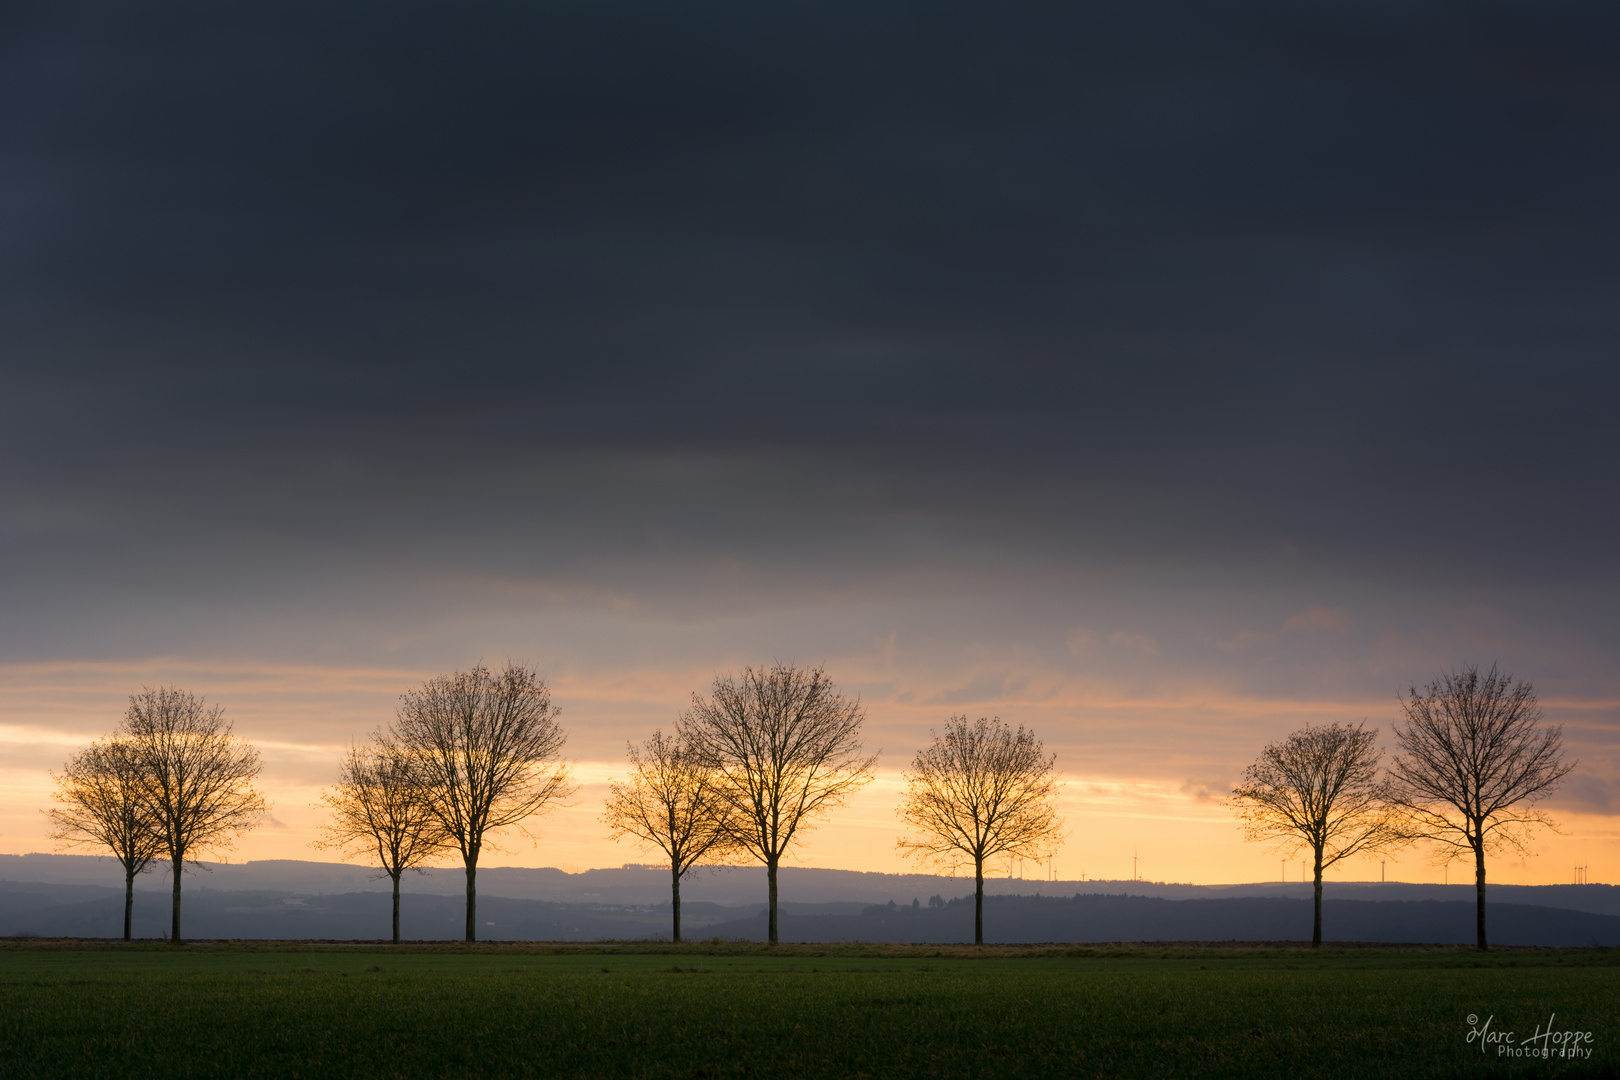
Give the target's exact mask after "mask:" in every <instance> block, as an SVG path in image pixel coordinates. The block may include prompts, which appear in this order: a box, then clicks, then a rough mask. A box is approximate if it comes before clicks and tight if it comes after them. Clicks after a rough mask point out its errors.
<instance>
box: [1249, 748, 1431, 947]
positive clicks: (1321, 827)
mask: <svg viewBox="0 0 1620 1080" xmlns="http://www.w3.org/2000/svg"><path fill="white" fill-rule="evenodd" d="M1377 738H1378V729H1377V728H1374V729H1372V730H1371V731H1368V730H1367V729H1366V728H1365V727H1363V726H1362V725H1360V724H1357V725H1354V726H1352V725H1350V724H1326V725H1322V726H1316V727H1305V728H1301V729H1300V730H1299V731H1296V732H1294V733H1293V734H1292V735H1290V736H1288V738H1286V739H1284V740H1283V741H1282V742H1274V743H1271V744H1270V745H1269V746H1267V747H1266V748H1265V749H1264V750H1263V751H1261V753H1260V756H1259V757H1258V758H1256V759H1255V761H1254V764H1252V765H1250V766H1249V767H1248V768H1247V769H1245V770H1244V771H1243V782H1242V783H1241V784H1239V785H1238V786H1237V787H1235V788H1233V789H1232V795H1231V797H1230V798H1229V799H1228V800H1227V805H1228V806H1230V807H1232V809H1234V810H1235V811H1236V812H1237V816H1238V818H1239V820H1241V821H1242V822H1243V831H1244V834H1245V838H1246V839H1249V840H1258V841H1263V842H1275V843H1276V844H1277V845H1278V846H1279V847H1280V848H1282V849H1283V850H1284V851H1285V852H1286V853H1287V854H1289V855H1292V854H1293V853H1294V852H1296V851H1298V850H1300V849H1301V848H1309V849H1310V851H1311V856H1312V865H1313V866H1314V867H1315V874H1316V877H1315V881H1316V889H1315V921H1314V923H1313V925H1312V929H1311V947H1312V948H1317V947H1320V946H1321V944H1322V871H1323V870H1325V869H1327V868H1328V867H1330V866H1332V865H1333V864H1335V863H1337V862H1340V861H1342V860H1344V859H1348V858H1350V857H1351V856H1353V855H1366V854H1370V853H1371V852H1373V851H1376V850H1377V849H1379V848H1384V847H1388V846H1390V845H1391V844H1394V843H1397V842H1398V841H1399V840H1400V833H1399V832H1398V831H1397V830H1396V829H1395V827H1394V823H1393V813H1392V811H1391V808H1390V805H1389V802H1388V800H1387V798H1386V792H1385V789H1384V784H1383V782H1382V778H1381V777H1380V775H1379V759H1380V757H1381V755H1380V753H1379V751H1378V746H1377V744H1376V740H1377Z"/></svg>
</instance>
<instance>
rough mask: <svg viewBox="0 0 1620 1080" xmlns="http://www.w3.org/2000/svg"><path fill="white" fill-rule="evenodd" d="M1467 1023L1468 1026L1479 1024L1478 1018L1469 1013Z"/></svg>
mask: <svg viewBox="0 0 1620 1080" xmlns="http://www.w3.org/2000/svg"><path fill="white" fill-rule="evenodd" d="M1468 1022H1469V1023H1470V1024H1477V1023H1479V1017H1478V1016H1476V1015H1475V1014H1473V1013H1469V1014H1468Z"/></svg>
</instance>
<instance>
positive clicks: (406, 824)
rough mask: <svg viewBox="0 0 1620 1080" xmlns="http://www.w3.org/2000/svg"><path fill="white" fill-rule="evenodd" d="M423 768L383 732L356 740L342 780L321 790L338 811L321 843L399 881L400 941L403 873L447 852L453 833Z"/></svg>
mask: <svg viewBox="0 0 1620 1080" xmlns="http://www.w3.org/2000/svg"><path fill="white" fill-rule="evenodd" d="M426 796H427V792H426V791H425V789H424V784H423V782H422V778H421V776H419V775H418V770H416V769H413V768H412V767H411V761H410V758H409V757H407V756H406V755H405V754H404V753H402V752H400V750H399V749H398V748H397V747H394V746H390V745H388V744H387V743H386V742H383V741H382V740H381V739H380V738H377V739H374V740H373V742H372V744H371V745H369V746H366V747H363V748H362V747H358V746H350V747H349V751H348V753H347V754H345V755H344V758H343V761H342V763H341V764H340V765H339V766H338V779H337V783H336V784H334V785H333V786H332V787H330V788H328V789H326V790H325V791H323V792H322V793H321V799H320V802H321V805H322V806H325V807H326V808H327V809H328V810H330V811H331V812H332V817H331V820H329V821H328V822H327V823H326V824H324V825H322V826H321V836H320V839H318V840H316V841H315V842H314V846H315V847H322V848H335V849H338V850H340V851H341V852H342V853H343V854H344V856H345V857H350V858H354V857H365V858H368V859H370V860H371V862H372V865H373V866H376V867H378V868H380V869H381V871H382V873H384V874H386V875H388V877H389V878H390V879H391V880H392V881H393V883H394V944H396V945H397V944H399V879H400V876H401V875H402V874H404V873H405V871H407V870H416V871H418V872H420V871H421V869H422V864H423V863H425V862H427V861H428V860H430V859H433V858H435V857H437V856H439V855H442V854H444V853H445V851H446V850H447V849H448V848H449V846H450V836H449V834H448V833H446V832H445V830H444V826H443V824H441V823H440V821H439V819H438V817H437V816H436V815H435V814H434V813H433V810H432V807H431V805H430V803H429V800H428V798H427V797H426Z"/></svg>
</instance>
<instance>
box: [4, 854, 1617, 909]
mask: <svg viewBox="0 0 1620 1080" xmlns="http://www.w3.org/2000/svg"><path fill="white" fill-rule="evenodd" d="M208 867H209V868H208V869H207V870H205V871H202V872H199V873H196V874H194V875H192V876H190V877H188V878H187V879H186V882H185V888H186V889H187V890H188V891H190V890H194V889H198V888H207V889H213V890H235V891H249V892H252V891H273V892H279V893H282V894H285V895H288V896H311V897H313V896H324V895H332V894H343V893H363V892H380V891H386V890H387V889H388V887H389V886H388V881H387V879H386V878H382V877H379V876H377V875H376V873H375V872H374V871H371V870H368V869H367V868H365V867H363V866H355V865H351V864H347V863H331V862H314V861H306V860H295V859H267V860H255V861H252V862H246V863H211V864H208ZM167 882H168V875H167V873H166V867H165V868H164V869H163V870H159V871H154V872H153V873H149V874H146V875H143V876H142V877H141V878H139V879H137V885H136V887H137V889H140V890H143V891H144V890H149V889H150V890H156V889H165V890H166V889H167V887H168V886H167ZM30 883H35V884H50V885H83V886H99V887H105V888H118V889H122V886H123V876H122V871H121V870H120V869H119V867H118V864H117V863H116V862H114V861H113V860H112V859H111V858H108V857H99V856H93V855H56V854H33V855H0V890H3V889H12V890H15V889H16V887H17V886H18V885H20V884H30ZM464 889H465V877H464V875H463V873H462V871H461V870H460V868H435V869H432V870H429V871H428V872H427V873H425V874H411V875H407V877H406V879H405V890H406V891H407V892H409V893H412V894H415V895H435V896H445V897H454V896H459V895H461V894H462V892H463V891H464ZM478 891H479V895H480V897H505V898H509V899H514V900H543V901H549V902H553V903H572V904H608V905H627V906H645V905H657V904H662V903H667V902H668V900H669V871H668V870H665V869H662V868H660V867H657V866H654V865H649V864H630V865H627V866H624V867H619V868H603V869H595V870H586V871H584V872H582V873H568V872H567V871H564V870H558V869H555V868H550V867H542V868H530V867H501V866H490V867H482V868H480V869H479V871H478ZM972 891H973V882H972V879H971V878H952V877H941V876H937V875H930V874H883V873H874V872H869V871H856V870H826V869H819V868H814V867H799V866H786V867H783V868H782V871H781V896H782V899H783V900H784V901H796V902H801V903H811V904H825V903H844V904H859V905H872V904H886V903H888V902H889V901H894V902H895V903H896V904H910V902H911V901H912V900H913V899H919V900H921V901H922V902H923V903H925V904H926V903H927V901H928V899H929V898H930V897H932V896H939V897H941V898H943V899H945V900H950V899H954V898H957V897H961V896H964V895H967V894H970V893H971V892H972ZM985 891H986V893H987V894H990V895H1013V894H1035V893H1040V894H1043V895H1046V896H1063V897H1069V896H1074V895H1075V894H1077V893H1079V894H1094V893H1101V894H1121V893H1123V894H1126V895H1130V896H1146V897H1157V898H1161V899H1169V900H1196V899H1205V900H1215V899H1232V898H1238V897H1270V898H1294V899H1303V898H1307V897H1309V896H1310V895H1311V887H1310V885H1308V884H1302V883H1299V882H1288V883H1286V884H1283V883H1279V882H1254V883H1250V884H1243V885H1189V884H1174V883H1164V882H1147V881H1039V880H1032V879H1017V878H992V879H987V880H986V882H985ZM1324 895H1325V896H1326V897H1327V898H1329V899H1340V900H1412V901H1421V900H1434V901H1450V902H1472V900H1473V896H1474V887H1473V885H1472V883H1468V884H1458V885H1450V886H1446V885H1431V884H1416V883H1405V882H1388V883H1381V882H1335V881H1330V882H1327V883H1326V885H1325V887H1324ZM681 896H682V899H683V900H685V901H689V902H707V903H712V904H719V905H746V904H752V903H756V902H759V901H761V900H763V899H764V896H765V872H764V869H763V868H762V867H758V866H751V867H737V868H729V869H723V870H714V871H702V872H699V873H698V874H696V875H694V876H693V877H692V878H690V879H689V880H688V881H686V882H685V883H684V884H683V885H682V887H681ZM1487 897H1488V899H1489V901H1490V902H1491V903H1514V904H1526V905H1533V906H1541V907H1554V908H1562V909H1567V910H1571V911H1585V912H1591V913H1594V914H1602V915H1620V887H1617V886H1613V885H1489V886H1487Z"/></svg>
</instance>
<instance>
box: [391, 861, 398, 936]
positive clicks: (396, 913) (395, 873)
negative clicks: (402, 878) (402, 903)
mask: <svg viewBox="0 0 1620 1080" xmlns="http://www.w3.org/2000/svg"><path fill="white" fill-rule="evenodd" d="M390 876H391V877H392V878H393V879H394V944H395V945H398V944H399V871H398V870H396V871H394V872H393V874H392V875H390Z"/></svg>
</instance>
